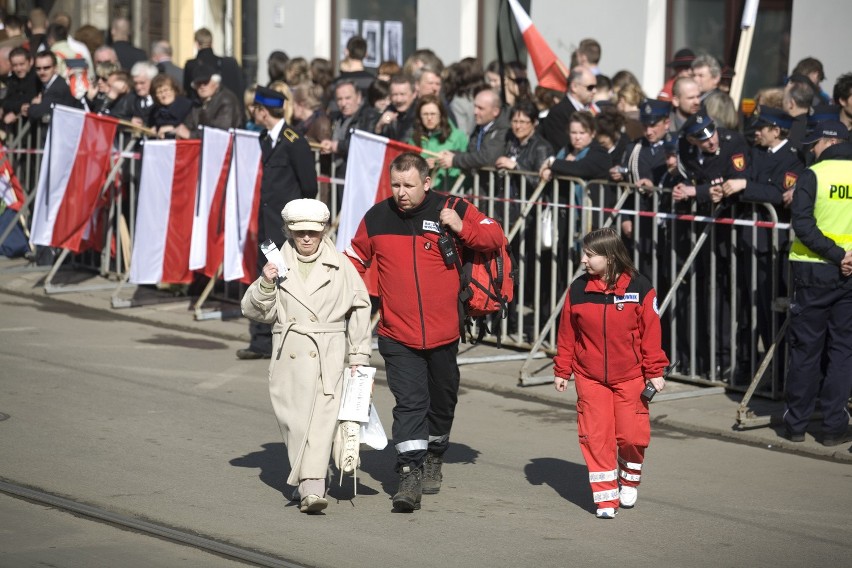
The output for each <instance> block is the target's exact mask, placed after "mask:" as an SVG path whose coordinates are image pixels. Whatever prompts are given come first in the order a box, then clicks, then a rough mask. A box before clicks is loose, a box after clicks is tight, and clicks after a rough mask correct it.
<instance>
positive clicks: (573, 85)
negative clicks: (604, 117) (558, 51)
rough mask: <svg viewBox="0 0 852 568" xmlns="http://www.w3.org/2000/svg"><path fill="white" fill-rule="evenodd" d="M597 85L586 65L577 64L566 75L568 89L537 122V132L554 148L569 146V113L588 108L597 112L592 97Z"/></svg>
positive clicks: (592, 111)
mask: <svg viewBox="0 0 852 568" xmlns="http://www.w3.org/2000/svg"><path fill="white" fill-rule="evenodd" d="M597 87H598V82H597V78H596V77H595V75H594V73H592V72H591V71H590V70H589V69H588V68H587V67H582V66H577V67H574V68H573V69H571V73H570V75H568V90H567V91H566V92H565V96H564V97H563V98H562V100H561V101H559V102H558V103H557V104H556V106H554V107H553V108H552V109H550V112H549V113H547V116H546V117H544V119H543V120H542V121H541V122H540V123H539V127H538V128H539V134H541V135H542V136H543V137H544V139H545V140H547V141H548V142H550V145H551V146H553V147H554V148H566V147H570V144H571V140H570V139H569V138H568V123H569V122H570V120H571V115H572V114H574V112H576V111H578V110H588V111H591V113H592V114H595V115H596V114H597V113H598V108H597V106H596V105H595V104H594V102H593V99H594V96H595V90H596V89H597Z"/></svg>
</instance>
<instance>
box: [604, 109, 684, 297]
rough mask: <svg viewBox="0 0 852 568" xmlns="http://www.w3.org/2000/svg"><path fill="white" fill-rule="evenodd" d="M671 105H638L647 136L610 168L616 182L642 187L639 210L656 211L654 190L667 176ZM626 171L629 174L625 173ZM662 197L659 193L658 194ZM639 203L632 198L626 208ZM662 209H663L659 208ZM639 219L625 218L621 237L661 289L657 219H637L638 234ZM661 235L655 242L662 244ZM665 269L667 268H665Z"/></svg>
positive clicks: (647, 274)
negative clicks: (656, 266)
mask: <svg viewBox="0 0 852 568" xmlns="http://www.w3.org/2000/svg"><path fill="white" fill-rule="evenodd" d="M671 110H672V105H671V103H668V102H666V101H658V100H653V99H646V100H644V101H642V104H640V105H639V120H640V122H642V126H643V128H644V130H645V136H643V137H642V138H640V139H638V140H636V141H635V142H633V143H632V144H630V145H628V147H627V150H626V151H625V153H624V163H623V164H619V165H617V166H614V167H613V168H612V169H610V178H611V179H612V180H613V181H628V182H630V183H633V184H635V185H637V186H639V188H640V189H639V192H640V195H641V197H640V199H639V209H640V210H642V211H653V210H654V199H653V197H654V195H655V190H656V189H657V188H658V187H659V184H660V180H661V179H662V178H663V175H664V174H665V173H666V171H667V168H666V151H665V148H664V146H663V143H664V142H665V137H666V133H667V132H668V130H669V126H670V123H671V119H670V118H669V115H670V114H671ZM625 170H626V173H624V172H625ZM657 195H658V196H659V194H657ZM634 203H636V202H635V201H634V200H633V199H632V198H631V199H629V200H628V201H627V208H628V209H632V208H633V204H634ZM660 209H661V208H660ZM636 222H637V219H635V218H633V217H626V218H624V219H623V220H622V222H621V229H622V235H623V236H624V237H625V238H626V239H628V241H629V242H628V244H632V245H633V246H635V247H637V248H638V250H639V271H640V272H641V273H642V274H644V275H645V276H647V277H648V278H649V279H652V280H653V281H654V286H657V287H659V281H658V280H657V276H658V274H654V270H653V265H654V262H653V260H654V259H655V258H656V257H657V247H656V246H655V239H654V235H653V231H654V225H655V224H656V219H654V218H652V217H642V218H640V219H638V223H639V231H638V233H636V232H634V229H635V227H636ZM661 237H662V236H661V235H658V236H657V239H656V242H657V243H659V242H662V240H663V239H662V238H661ZM663 268H665V267H663Z"/></svg>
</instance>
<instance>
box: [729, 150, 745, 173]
mask: <svg viewBox="0 0 852 568" xmlns="http://www.w3.org/2000/svg"><path fill="white" fill-rule="evenodd" d="M731 164H732V165H733V166H734V169H735V170H737V171H738V172H741V171H743V170H744V169H745V156H744V155H743V154H734V155H733V156H731Z"/></svg>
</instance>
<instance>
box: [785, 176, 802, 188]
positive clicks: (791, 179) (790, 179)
mask: <svg viewBox="0 0 852 568" xmlns="http://www.w3.org/2000/svg"><path fill="white" fill-rule="evenodd" d="M798 179H799V176H797V175H796V174H794V173H793V172H786V173H785V174H784V188H785V189H790V188H791V187H793V186H794V185H796V181H797V180H798Z"/></svg>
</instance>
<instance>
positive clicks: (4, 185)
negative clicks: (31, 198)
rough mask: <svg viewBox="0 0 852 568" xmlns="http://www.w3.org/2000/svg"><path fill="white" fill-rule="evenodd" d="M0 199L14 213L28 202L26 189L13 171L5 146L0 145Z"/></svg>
mask: <svg viewBox="0 0 852 568" xmlns="http://www.w3.org/2000/svg"><path fill="white" fill-rule="evenodd" d="M0 199H3V202H4V203H5V204H6V207H8V208H9V209H11V210H12V211H20V210H21V206H22V205H23V204H24V201H25V200H26V195H24V189H23V188H22V187H21V182H19V181H18V177H17V176H16V175H15V170H13V169H12V164H11V163H10V162H9V158H8V156H7V155H6V147H5V146H3V144H0Z"/></svg>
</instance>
